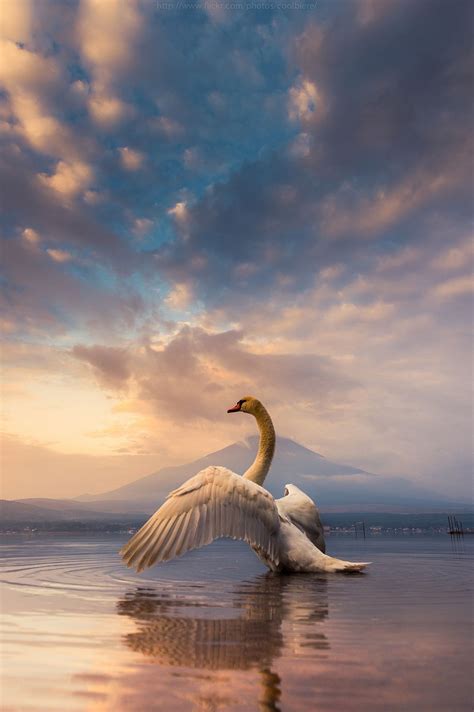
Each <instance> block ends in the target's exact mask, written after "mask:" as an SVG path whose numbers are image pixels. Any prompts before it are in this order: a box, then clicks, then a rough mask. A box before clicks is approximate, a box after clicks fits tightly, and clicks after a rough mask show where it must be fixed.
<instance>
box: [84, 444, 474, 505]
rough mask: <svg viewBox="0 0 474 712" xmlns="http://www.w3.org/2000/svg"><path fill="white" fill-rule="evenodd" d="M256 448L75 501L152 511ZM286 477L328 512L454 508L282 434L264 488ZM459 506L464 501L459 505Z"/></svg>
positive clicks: (277, 488)
mask: <svg viewBox="0 0 474 712" xmlns="http://www.w3.org/2000/svg"><path fill="white" fill-rule="evenodd" d="M257 447H258V438H257V437H250V438H248V439H247V440H245V441H243V442H236V443H234V444H233V445H229V446H228V447H225V448H223V449H222V450H218V451H217V452H213V453H210V454H209V455H206V456H204V457H202V458H199V459H197V460H195V461H194V462H190V463H187V464H185V465H178V466H175V467H165V468H163V469H161V470H158V472H154V473H152V474H151V475H147V476H146V477H142V478H140V479H138V480H135V481H134V482H131V483H130V484H127V485H124V486H123V487H119V488H118V489H115V490H112V491H110V492H106V493H104V494H99V495H83V496H81V497H78V498H77V499H78V501H79V502H81V503H87V504H88V506H91V505H92V504H93V503H97V504H98V503H99V502H101V501H102V502H104V501H107V503H108V506H111V505H112V503H113V502H116V503H117V504H118V503H123V504H122V505H121V506H122V509H126V510H127V511H131V508H134V509H135V510H137V508H141V509H142V510H143V511H147V512H150V513H151V512H152V511H154V510H155V508H156V507H157V506H158V505H159V504H160V503H161V502H162V501H163V500H164V498H165V497H166V495H167V494H168V492H169V491H170V490H172V489H174V488H175V487H177V486H178V485H180V484H181V483H182V482H183V481H185V480H186V479H188V478H189V477H191V476H192V475H194V474H196V473H197V472H199V471H200V470H202V469H203V468H204V467H208V466H209V465H224V466H225V467H228V468H229V469H231V470H233V471H234V472H237V473H242V472H244V471H245V470H246V469H247V468H248V466H249V465H250V464H251V463H252V461H253V459H254V457H255V453H256V450H257ZM288 482H291V483H293V484H296V485H297V486H298V487H301V489H303V490H304V491H305V492H307V493H308V494H309V495H310V496H311V497H313V498H314V499H315V501H316V502H317V503H318V505H319V506H320V507H322V508H323V509H325V508H327V509H332V510H333V511H334V510H336V509H338V510H346V509H352V510H354V509H357V510H359V511H374V510H378V511H394V509H395V510H399V511H415V510H416V511H427V510H431V511H433V510H436V509H442V510H443V511H445V509H446V507H454V506H455V505H456V506H457V507H458V508H459V505H458V504H457V503H453V502H449V501H447V500H446V499H443V498H442V497H440V496H437V495H436V494H433V493H431V492H430V491H429V490H426V489H425V488H423V487H421V486H419V485H416V484H415V483H412V482H410V481H409V480H406V479H404V478H402V477H382V476H381V475H375V474H373V473H369V472H365V471H364V470H361V469H359V468H357V467H352V466H350V465H341V464H339V463H336V462H332V461H331V460H327V459H326V458H325V457H323V456H322V455H320V454H318V453H316V452H313V451H312V450H309V449H308V448H306V447H304V446H303V445H300V444H298V443H297V442H295V441H294V440H290V439H288V438H282V437H280V438H278V439H277V447H276V452H275V458H274V460H273V462H272V466H271V470H270V473H269V475H268V479H267V480H266V481H265V487H267V488H268V489H269V490H270V492H271V493H272V494H273V495H274V496H276V497H281V496H282V495H283V490H284V486H285V484H287V483H288ZM464 506H465V505H464Z"/></svg>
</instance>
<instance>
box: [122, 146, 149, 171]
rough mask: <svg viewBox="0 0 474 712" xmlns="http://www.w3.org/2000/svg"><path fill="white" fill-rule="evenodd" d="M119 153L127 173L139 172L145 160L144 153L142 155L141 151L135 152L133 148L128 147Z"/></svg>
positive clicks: (124, 147)
mask: <svg viewBox="0 0 474 712" xmlns="http://www.w3.org/2000/svg"><path fill="white" fill-rule="evenodd" d="M118 151H119V154H120V160H121V162H122V166H123V167H124V168H125V169H126V170H127V171H137V170H138V169H139V168H141V166H142V164H143V161H144V159H145V156H144V155H143V153H140V151H134V150H133V149H132V148H128V146H123V147H122V148H119V149H118Z"/></svg>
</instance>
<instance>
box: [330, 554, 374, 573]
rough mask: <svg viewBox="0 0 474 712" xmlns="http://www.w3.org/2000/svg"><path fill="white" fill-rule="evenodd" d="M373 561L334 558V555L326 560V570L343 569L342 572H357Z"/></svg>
mask: <svg viewBox="0 0 474 712" xmlns="http://www.w3.org/2000/svg"><path fill="white" fill-rule="evenodd" d="M371 563H372V562H371V561H344V560H342V559H334V558H333V557H332V556H328V557H327V561H326V562H325V564H326V566H325V569H326V571H335V572H338V571H341V572H342V573H347V574H349V573H357V572H359V571H363V570H364V569H365V567H366V566H369V565H370V564H371Z"/></svg>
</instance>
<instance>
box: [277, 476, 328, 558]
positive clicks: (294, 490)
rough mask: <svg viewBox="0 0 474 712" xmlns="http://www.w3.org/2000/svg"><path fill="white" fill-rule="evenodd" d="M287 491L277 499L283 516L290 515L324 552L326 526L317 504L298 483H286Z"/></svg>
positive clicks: (293, 521)
mask: <svg viewBox="0 0 474 712" xmlns="http://www.w3.org/2000/svg"><path fill="white" fill-rule="evenodd" d="M285 491H286V492H287V494H285V496H284V497H281V499H277V500H275V501H276V505H277V507H278V511H279V512H280V514H281V515H282V516H285V517H288V519H290V521H291V522H292V523H293V524H294V525H295V526H296V527H298V529H300V530H301V531H302V532H303V533H304V534H306V536H307V537H308V539H309V540H310V541H311V542H312V543H313V544H314V545H315V546H316V547H317V548H318V549H319V551H322V552H323V554H324V553H325V551H326V542H325V540H324V528H323V525H322V523H321V518H320V516H319V510H318V508H317V506H316V505H315V503H314V502H313V500H312V499H311V497H308V495H307V494H305V493H304V492H302V491H301V490H300V489H299V488H298V487H297V486H296V485H285Z"/></svg>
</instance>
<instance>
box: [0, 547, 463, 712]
mask: <svg viewBox="0 0 474 712" xmlns="http://www.w3.org/2000/svg"><path fill="white" fill-rule="evenodd" d="M126 538H127V537H123V536H122V537H119V536H115V535H108V536H107V535H100V536H88V537H84V536H75V535H69V536H65V535H61V536H38V535H35V536H31V537H26V536H23V537H14V536H5V537H3V539H2V546H1V557H2V574H1V580H2V613H3V616H2V631H1V635H2V648H3V650H2V653H3V655H2V657H3V662H2V676H3V680H2V683H3V684H2V709H3V710H5V711H7V710H11V711H13V710H15V711H20V710H28V711H30V710H48V712H49V711H50V710H61V712H69V711H71V712H73V711H75V710H81V711H82V710H84V711H86V710H87V711H94V712H101V711H104V712H105V711H107V712H109V711H110V712H111V711H112V710H113V711H114V712H121V711H122V710H127V711H128V710H130V711H131V712H132V711H133V712H135V711H137V712H138V711H139V712H143V711H144V710H163V711H164V712H167V711H168V710H172V711H176V712H178V711H181V710H183V711H186V710H190V711H191V710H193V711H194V710H199V711H206V712H214V711H216V712H217V711H218V710H242V711H243V710H245V711H247V710H260V711H262V712H263V711H265V712H271V711H281V712H284V711H288V712H289V711H296V710H298V711H299V710H301V711H306V710H309V711H312V710H314V711H315V712H325V711H328V712H339V711H340V712H351V711H353V710H354V711H356V710H357V711H359V710H364V712H365V711H369V712H371V711H374V712H375V711H376V712H380V711H381V710H384V711H386V710H389V711H390V710H414V711H416V712H420V711H422V710H427V711H430V712H432V711H436V710H440V711H441V710H442V711H443V712H458V711H459V712H464V711H466V712H468V711H470V710H471V709H472V686H471V661H472V643H473V638H472V629H471V621H472V601H473V598H472V589H473V586H472V583H473V581H472V574H471V572H472V559H473V544H474V542H473V541H472V539H474V537H465V540H464V543H459V544H457V545H456V546H454V544H453V543H452V542H451V541H450V539H449V537H447V536H446V535H438V536H421V535H420V536H399V537H394V538H389V537H385V536H379V537H374V536H372V537H368V538H367V539H366V540H365V541H364V540H362V539H357V540H355V539H352V538H350V537H342V536H341V537H338V536H332V537H329V538H328V548H329V551H330V553H333V554H335V555H337V556H342V557H347V558H352V559H354V560H369V561H373V565H372V566H371V567H370V569H369V572H368V573H367V574H363V575H355V576H354V575H353V576H344V575H337V574H333V575H315V574H306V575H292V576H278V575H272V574H268V573H266V570H265V568H264V567H263V566H262V565H261V564H260V562H259V561H258V559H257V558H256V557H255V556H254V554H253V553H252V552H251V551H250V550H248V549H247V547H246V546H245V545H242V544H239V543H236V542H227V541H220V542H216V543H215V544H213V545H212V546H210V547H207V548H206V549H202V550H199V551H196V552H192V553H190V554H188V555H187V556H186V557H184V558H182V559H178V560H176V561H172V562H169V563H167V564H165V565H162V566H160V567H157V568H154V569H153V570H152V571H149V572H146V573H144V574H141V575H140V576H138V575H136V574H134V573H131V572H129V571H128V570H127V569H125V568H124V567H123V566H122V564H121V562H120V560H119V558H118V555H117V550H118V549H119V547H120V546H121V545H122V543H123V542H124V541H125V539H126Z"/></svg>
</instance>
